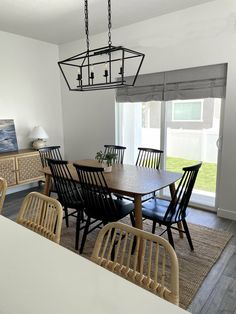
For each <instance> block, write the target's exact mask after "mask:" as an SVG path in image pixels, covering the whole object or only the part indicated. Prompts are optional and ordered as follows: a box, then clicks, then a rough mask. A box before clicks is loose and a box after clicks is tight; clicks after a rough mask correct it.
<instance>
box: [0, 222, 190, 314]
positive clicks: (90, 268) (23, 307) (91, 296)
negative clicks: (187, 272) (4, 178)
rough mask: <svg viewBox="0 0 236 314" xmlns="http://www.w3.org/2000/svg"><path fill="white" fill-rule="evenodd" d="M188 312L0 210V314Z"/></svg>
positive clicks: (169, 313) (142, 313)
mask: <svg viewBox="0 0 236 314" xmlns="http://www.w3.org/2000/svg"><path fill="white" fill-rule="evenodd" d="M54 313H55V314H79V313H83V314H93V313H94V314H108V313H109V314H126V313H127V314H128V313H129V314H131V313H135V314H139V313H140V314H144V313H147V314H148V313H153V314H154V313H168V314H171V313H187V312H186V311H184V310H182V309H180V308H178V307H177V306H175V305H173V304H171V303H169V302H167V301H165V300H163V299H161V298H159V297H158V296H155V295H154V294H152V293H150V292H148V291H146V290H144V289H142V288H140V287H138V286H136V285H134V284H132V283H130V282H128V281H127V280H125V279H123V278H121V277H119V276H117V275H115V274H113V273H111V272H109V271H107V270H105V269H103V268H102V267H100V266H98V265H96V264H94V263H92V262H90V261H89V260H87V259H85V258H83V257H81V256H79V255H77V254H75V253H73V252H71V251H69V250H67V249H65V248H63V247H62V246H59V245H57V244H55V243H53V242H51V241H49V240H47V239H45V238H43V237H41V236H39V235H38V234H36V233H34V232H32V231H30V230H28V229H26V228H24V227H22V226H20V225H18V224H16V223H15V222H13V221H11V220H9V219H7V218H5V217H3V216H0V314H54Z"/></svg>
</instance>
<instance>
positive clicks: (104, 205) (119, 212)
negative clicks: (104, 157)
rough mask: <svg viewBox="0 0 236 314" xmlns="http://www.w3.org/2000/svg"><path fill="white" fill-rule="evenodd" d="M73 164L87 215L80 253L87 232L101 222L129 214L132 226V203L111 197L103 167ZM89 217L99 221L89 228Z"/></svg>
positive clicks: (116, 219) (113, 220) (104, 222)
mask: <svg viewBox="0 0 236 314" xmlns="http://www.w3.org/2000/svg"><path fill="white" fill-rule="evenodd" d="M74 166H75V168H76V170H77V173H78V176H79V181H80V184H81V190H82V196H83V199H84V204H85V209H84V211H85V213H86V215H87V221H86V224H85V228H84V233H83V237H82V242H81V247H80V253H82V252H83V248H84V244H85V241H86V237H87V235H88V233H90V232H91V231H93V230H94V229H95V228H97V227H99V226H101V225H102V224H103V225H106V224H107V223H109V222H115V221H118V220H120V219H122V218H124V217H125V216H127V215H130V219H131V223H132V225H133V226H134V225H135V222H134V216H133V209H134V205H133V203H131V202H127V201H123V200H119V199H113V198H112V194H111V192H110V189H109V188H108V186H107V183H106V179H105V176H104V172H103V168H97V167H96V168H95V167H89V166H81V165H78V164H74ZM91 219H95V220H98V221H100V223H99V224H97V225H96V226H95V227H93V228H91V229H90V230H89V228H90V225H91Z"/></svg>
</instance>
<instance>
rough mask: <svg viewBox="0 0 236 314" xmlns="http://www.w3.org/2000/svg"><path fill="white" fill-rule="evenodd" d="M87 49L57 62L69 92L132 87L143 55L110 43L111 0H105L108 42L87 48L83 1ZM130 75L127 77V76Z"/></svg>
mask: <svg viewBox="0 0 236 314" xmlns="http://www.w3.org/2000/svg"><path fill="white" fill-rule="evenodd" d="M84 12H85V33H86V44H87V50H86V51H84V52H82V53H80V54H77V55H75V56H73V57H70V58H68V59H65V60H62V61H59V62H58V65H59V67H60V70H61V72H62V75H63V77H64V79H65V81H66V84H67V86H68V88H69V90H70V91H90V90H103V89H111V88H119V87H123V86H133V85H134V84H135V81H136V79H137V76H138V73H139V70H140V68H141V65H142V63H143V59H144V54H143V53H140V52H137V51H134V50H131V49H127V48H125V47H123V46H113V45H112V41H111V0H108V45H107V46H105V47H101V48H97V49H92V50H90V43H89V27H88V24H89V23H88V0H84ZM127 76H129V80H126V77H127Z"/></svg>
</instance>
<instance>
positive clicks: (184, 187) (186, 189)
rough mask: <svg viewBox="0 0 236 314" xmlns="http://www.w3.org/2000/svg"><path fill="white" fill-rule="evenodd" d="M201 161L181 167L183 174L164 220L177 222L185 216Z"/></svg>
mask: <svg viewBox="0 0 236 314" xmlns="http://www.w3.org/2000/svg"><path fill="white" fill-rule="evenodd" d="M201 165H202V163H201V162H200V163H198V164H196V165H194V166H189V167H185V168H183V171H184V174H183V176H182V178H181V179H180V182H179V184H178V187H177V189H176V191H175V194H174V196H173V198H172V200H171V202H170V204H169V206H168V209H167V211H166V214H165V216H164V221H172V223H173V222H174V221H176V222H178V221H181V220H183V219H185V218H186V209H187V206H188V203H189V200H190V197H191V194H192V190H193V187H194V184H195V181H196V178H197V175H198V171H199V169H200V167H201Z"/></svg>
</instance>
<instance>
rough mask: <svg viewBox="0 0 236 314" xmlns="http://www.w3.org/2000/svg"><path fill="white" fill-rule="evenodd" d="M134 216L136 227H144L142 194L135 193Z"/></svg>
mask: <svg viewBox="0 0 236 314" xmlns="http://www.w3.org/2000/svg"><path fill="white" fill-rule="evenodd" d="M134 218H135V227H136V228H138V229H141V230H142V229H143V220H142V196H141V195H135V197H134Z"/></svg>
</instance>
